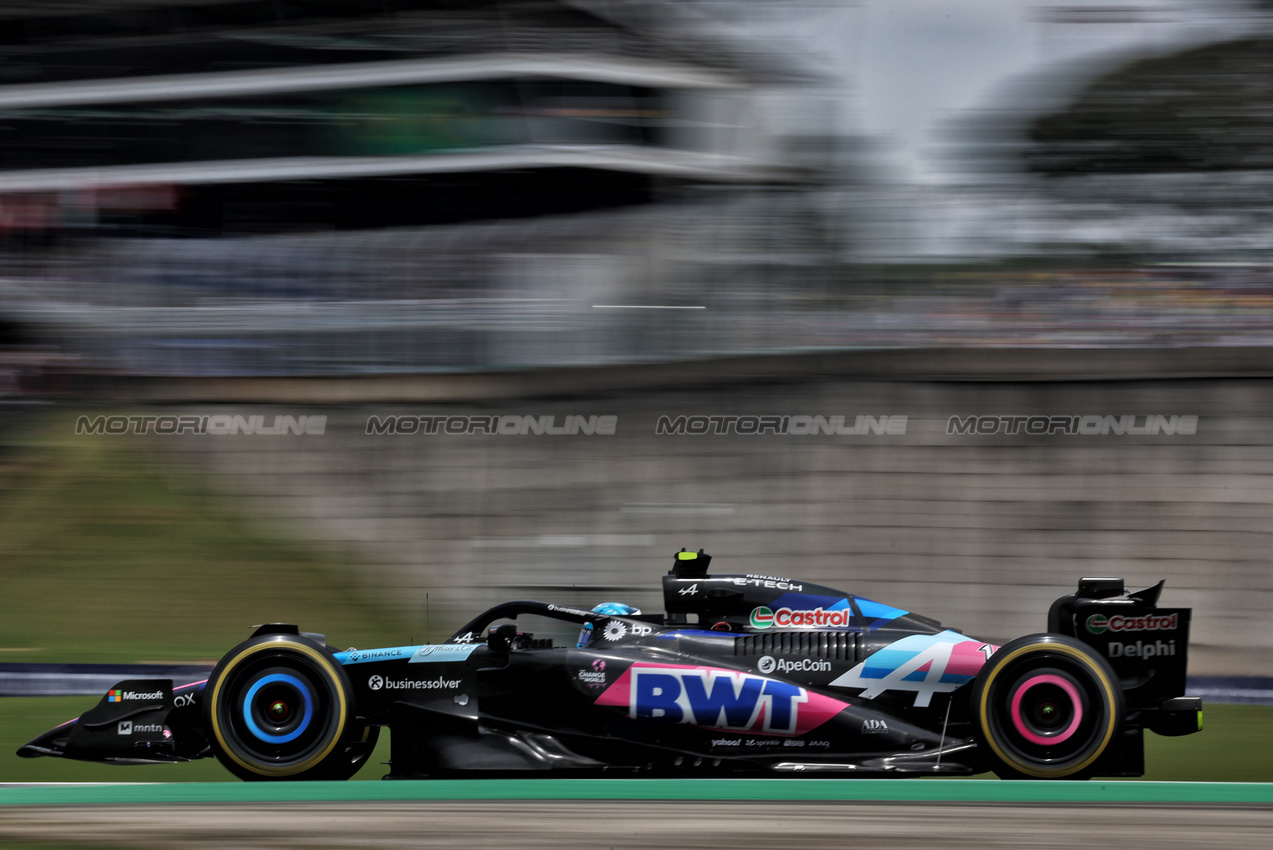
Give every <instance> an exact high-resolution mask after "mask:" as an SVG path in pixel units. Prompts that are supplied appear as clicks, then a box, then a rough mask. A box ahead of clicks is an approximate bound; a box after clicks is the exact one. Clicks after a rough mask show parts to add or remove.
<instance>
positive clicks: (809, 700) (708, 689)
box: [597, 663, 848, 735]
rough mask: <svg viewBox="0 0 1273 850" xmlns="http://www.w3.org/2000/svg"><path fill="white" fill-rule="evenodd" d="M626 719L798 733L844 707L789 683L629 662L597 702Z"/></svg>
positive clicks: (729, 672)
mask: <svg viewBox="0 0 1273 850" xmlns="http://www.w3.org/2000/svg"><path fill="white" fill-rule="evenodd" d="M597 705H612V706H617V707H622V708H626V709H627V710H628V715H627V716H628V717H630V718H633V719H636V720H654V721H659V722H663V723H684V724H689V725H692V726H702V727H706V728H708V729H728V730H730V731H734V732H750V733H752V734H760V735H801V734H804V733H805V732H809V731H811V730H813V729H816V728H818V727H819V726H821V725H822V724H823V723H826V722H827V721H828V720H830V719H831V718H832V717H834V716H835V715H837V714H839V713H840V712H841V711H843V710H844V709H845V708H847V707H848V703H845V702H840V701H839V700H837V699H832V698H831V697H827V696H823V695H821V694H816V693H810V692H809V691H807V690H806V689H804V688H801V687H799V686H797V685H793V684H790V683H788V682H779V681H777V680H774V679H767V678H765V677H763V676H754V675H752V674H750V673H740V672H737V671H734V670H722V669H720V668H716V667H691V666H688V665H680V664H643V663H637V664H633V665H632V666H631V667H629V668H628V669H627V670H626V671H624V673H623V675H622V676H620V677H619V678H618V679H616V680H615V682H614V684H612V685H611V686H610V687H609V688H607V689H606V690H605V692H604V693H602V694H601V696H600V697H598V698H597Z"/></svg>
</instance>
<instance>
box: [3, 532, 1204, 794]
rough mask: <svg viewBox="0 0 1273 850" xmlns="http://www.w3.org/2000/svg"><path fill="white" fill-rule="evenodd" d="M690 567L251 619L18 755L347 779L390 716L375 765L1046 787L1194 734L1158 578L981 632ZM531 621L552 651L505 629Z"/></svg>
mask: <svg viewBox="0 0 1273 850" xmlns="http://www.w3.org/2000/svg"><path fill="white" fill-rule="evenodd" d="M710 560H711V559H710V556H708V555H707V554H705V553H703V552H702V551H699V552H687V551H684V550H682V551H681V552H679V553H678V554H677V555H676V558H675V562H674V566H673V568H672V570H671V571H670V572H669V573H668V574H667V575H666V576H664V578H663V598H664V603H665V607H666V610H667V613H666V614H665V615H662V616H646V615H642V614H640V613H639V612H636V611H635V609H630V608H627V607H620V608H617V609H616V608H614V607H606V606H599V607H600V610H594V611H585V610H581V609H579V608H574V607H570V606H562V605H553V604H547V603H543V602H529V601H521V602H508V603H505V604H503V605H498V606H496V607H495V608H492V609H490V610H489V611H487V612H485V613H484V614H482V615H480V616H478V617H476V618H474V619H473V620H472V621H470V622H469V623H467V624H466V625H464V626H463V627H462V628H461V629H460V630H459V631H457V632H456V633H455V634H454V635H453V636H452V637H451V638H450V639H449V640H448V641H447V642H446V643H444V644H428V645H424V646H397V647H388V648H384V649H364V650H360V649H348V650H344V651H334V650H333V649H332V648H330V647H328V646H327V645H326V642H325V640H324V638H323V637H322V636H321V635H315V634H309V633H305V632H301V631H299V630H298V629H297V628H296V627H295V626H290V625H280V624H272V625H268V626H262V627H260V628H258V629H257V630H256V632H255V633H254V634H253V635H252V637H251V638H250V639H249V640H247V641H246V642H244V643H242V644H240V645H239V646H237V647H235V648H234V649H232V650H230V652H229V653H227V654H226V655H225V657H224V658H222V659H221V661H220V663H218V664H217V666H216V667H215V669H213V671H212V673H211V675H210V676H209V678H208V679H207V680H206V681H201V682H192V683H183V684H175V683H174V682H173V681H172V680H170V679H149V680H130V681H124V682H120V683H119V684H118V685H117V686H116V687H115V688H112V689H111V690H110V692H109V693H108V694H107V695H106V696H105V697H104V698H103V699H102V700H101V702H99V703H98V704H97V706H96V707H94V708H93V709H91V710H90V711H89V712H87V713H86V714H84V715H83V716H81V717H79V718H78V719H76V720H72V721H70V722H68V723H65V724H63V725H61V726H58V727H57V728H55V729H53V730H51V731H49V732H47V733H45V734H43V735H41V736H40V737H38V738H36V739H35V740H33V741H31V742H30V743H28V744H26V745H25V746H23V747H22V748H21V749H19V750H18V754H19V755H21V756H26V757H35V756H61V757H64V758H72V759H84V760H88V761H103V762H117V763H132V764H136V763H155V762H181V761H189V760H192V759H197V758H204V757H207V756H216V757H217V758H218V759H220V760H221V762H222V763H223V764H224V765H225V766H226V767H227V768H228V769H229V770H230V771H231V772H232V773H234V774H235V775H236V776H239V777H241V778H243V779H347V778H349V777H350V776H352V775H353V774H354V773H355V772H356V771H357V770H358V769H359V768H360V767H361V766H362V764H363V763H364V762H365V761H366V760H367V758H368V756H369V755H370V754H371V752H372V749H373V748H374V746H375V744H376V738H377V735H378V733H379V730H380V729H381V728H382V727H386V726H387V727H388V728H389V730H390V732H391V735H392V739H391V742H390V743H391V761H390V762H389V775H388V776H387V777H386V778H389V779H407V778H419V777H444V776H452V777H454V776H483V775H485V776H491V775H505V776H507V775H528V774H535V773H537V774H541V775H554V776H585V775H639V776H679V775H698V774H703V775H739V776H743V775H750V776H757V775H764V776H775V775H791V776H824V775H825V776H850V775H853V776H859V775H861V776H867V775H873V776H933V775H961V774H972V773H979V772H983V771H986V770H993V771H994V772H995V773H997V774H999V775H1000V776H1004V777H1033V778H1041V779H1048V778H1061V777H1072V778H1083V777H1088V776H1097V775H1099V776H1139V775H1140V774H1142V773H1143V772H1144V748H1143V740H1142V735H1143V731H1144V730H1145V729H1150V730H1153V731H1154V732H1157V733H1159V734H1160V735H1185V734H1189V733H1191V732H1196V731H1198V730H1199V729H1200V728H1201V726H1202V710H1201V709H1202V705H1201V700H1200V699H1198V698H1196V697H1186V696H1184V690H1185V664H1186V657H1187V655H1188V647H1189V619H1190V610H1189V609H1187V608H1159V607H1158V605H1157V603H1158V597H1159V594H1160V592H1161V590H1162V584H1161V583H1159V584H1158V585H1157V586H1155V587H1152V588H1149V589H1147V590H1142V591H1139V592H1137V593H1128V592H1127V591H1126V590H1125V589H1124V587H1123V582H1122V580H1121V579H1110V578H1090V579H1083V580H1081V581H1080V582H1079V586H1078V592H1077V593H1075V594H1073V595H1070V596H1065V597H1063V598H1061V599H1058V600H1057V601H1056V602H1055V603H1054V604H1053V605H1052V608H1051V610H1050V611H1049V612H1048V631H1047V633H1046V634H1036V635H1030V636H1027V637H1022V638H1018V639H1016V640H1013V641H1011V642H1009V643H1007V644H1005V645H1004V646H993V645H991V644H989V643H986V642H984V641H981V640H977V639H975V638H971V637H967V636H965V635H963V634H962V633H960V632H958V631H956V630H953V629H947V628H944V627H943V626H942V625H941V624H940V623H938V622H936V621H934V620H931V619H929V618H927V617H922V616H920V615H918V614H913V613H910V612H908V611H903V610H900V609H897V608H892V607H890V606H888V605H883V604H880V603H878V602H873V601H871V600H869V599H864V598H862V597H860V596H853V595H851V594H846V593H842V592H840V591H838V590H832V589H831V588H828V587H821V586H819V585H815V584H811V583H809V582H806V581H800V580H799V579H792V578H783V577H779V576H767V575H709V574H708V572H707V568H708V563H709V562H710ZM616 610H617V611H619V612H620V613H611V612H614V611H616ZM536 617H538V618H547V619H548V620H549V621H550V623H549V625H550V626H552V625H555V626H556V627H557V628H558V629H559V630H560V629H563V628H564V629H568V630H570V633H571V635H570V638H569V639H568V640H567V641H566V645H564V646H557V645H554V641H553V639H551V638H544V637H539V638H536V637H534V636H533V635H532V634H530V633H528V632H526V631H524V630H523V629H524V627H525V623H526V621H527V620H529V619H534V618H536ZM552 621H555V622H552ZM575 629H578V630H579V638H578V640H575V639H574V637H573V631H574V630H575Z"/></svg>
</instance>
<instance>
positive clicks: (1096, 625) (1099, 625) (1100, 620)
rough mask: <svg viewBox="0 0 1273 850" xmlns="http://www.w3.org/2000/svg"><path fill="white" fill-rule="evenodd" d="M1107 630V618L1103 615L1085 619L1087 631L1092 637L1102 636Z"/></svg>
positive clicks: (1094, 615)
mask: <svg viewBox="0 0 1273 850" xmlns="http://www.w3.org/2000/svg"><path fill="white" fill-rule="evenodd" d="M1108 628H1109V617H1106V616H1105V615H1104V614H1093V615H1092V616H1090V617H1088V618H1087V630H1088V631H1089V632H1091V633H1092V634H1094V635H1099V634H1102V633H1103V632H1104V631H1105V630H1106V629H1108Z"/></svg>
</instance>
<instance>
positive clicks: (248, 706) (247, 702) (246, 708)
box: [243, 673, 314, 744]
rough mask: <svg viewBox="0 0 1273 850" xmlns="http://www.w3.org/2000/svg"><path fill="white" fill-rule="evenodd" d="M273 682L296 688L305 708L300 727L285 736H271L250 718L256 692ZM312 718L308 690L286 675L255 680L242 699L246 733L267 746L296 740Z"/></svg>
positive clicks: (275, 675) (272, 675)
mask: <svg viewBox="0 0 1273 850" xmlns="http://www.w3.org/2000/svg"><path fill="white" fill-rule="evenodd" d="M275 682H282V683H285V684H288V685H291V686H292V687H294V688H296V690H297V692H299V693H300V695H301V701H302V702H303V703H304V706H305V708H304V716H303V717H301V722H300V725H298V726H297V727H296V728H295V729H293V730H292V731H291V732H288V733H287V734H286V735H271V734H270V733H268V732H266V731H265V730H264V729H262V728H261V727H260V726H258V725H257V723H256V719H255V718H253V717H252V700H253V699H254V698H255V697H256V694H257V691H259V690H260V689H261V688H263V687H265V686H266V685H271V684H274V683H275ZM313 716H314V703H313V700H311V699H310V695H309V688H307V687H306V686H305V684H304V683H303V682H301V680H300V679H298V678H296V677H295V676H292V675H289V674H287V673H271V674H270V675H268V676H262V677H261V678H260V679H257V680H256V682H255V683H254V684H253V685H252V687H251V688H249V689H248V692H247V695H246V696H244V697H243V719H244V721H245V722H246V723H247V727H248V731H250V732H251V733H252V734H253V735H255V736H256V737H257V738H259V739H260V740H262V741H265V742H266V743H267V744H286V743H288V742H289V741H294V740H296V739H297V738H298V737H300V735H301V734H302V733H304V731H305V730H306V729H308V728H309V721H310V719H311V718H312V717H313Z"/></svg>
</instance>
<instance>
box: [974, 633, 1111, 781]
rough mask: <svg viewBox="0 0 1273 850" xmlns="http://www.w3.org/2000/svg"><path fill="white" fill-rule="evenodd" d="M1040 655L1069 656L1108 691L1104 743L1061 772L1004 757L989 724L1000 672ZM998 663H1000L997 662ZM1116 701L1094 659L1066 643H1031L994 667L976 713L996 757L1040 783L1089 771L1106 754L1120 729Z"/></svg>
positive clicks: (982, 691)
mask: <svg viewBox="0 0 1273 850" xmlns="http://www.w3.org/2000/svg"><path fill="white" fill-rule="evenodd" d="M1038 652H1056V653H1060V654H1061V655H1068V656H1070V657H1071V658H1074V659H1077V660H1078V661H1079V663H1080V664H1081V665H1082V666H1083V668H1084V669H1085V670H1087V671H1088V672H1089V673H1091V674H1092V675H1093V677H1095V678H1096V680H1097V683H1098V684H1099V685H1100V687H1101V688H1102V689H1104V691H1105V696H1106V705H1105V709H1106V714H1107V715H1108V718H1107V722H1106V728H1105V734H1104V739H1103V740H1102V741H1101V743H1100V745H1099V746H1098V747H1096V749H1095V750H1093V752H1092V755H1090V756H1089V757H1088V758H1086V759H1084V760H1083V761H1082V762H1080V763H1079V764H1075V765H1069V766H1067V767H1066V768H1065V769H1064V770H1062V771H1055V770H1046V769H1040V768H1038V767H1035V766H1033V765H1028V764H1022V763H1021V762H1019V761H1018V760H1017V759H1015V758H1013V757H1011V756H1009V755H1008V754H1007V753H1005V752H1004V751H1003V750H1002V749H1001V748H1000V747H999V744H998V742H997V741H995V736H994V735H993V734H991V733H990V722H989V721H990V705H989V703H990V691H991V687H992V686H993V684H994V680H995V679H996V678H997V677H998V675H999V672H1000V671H1001V670H1003V669H1005V668H1006V667H1007V666H1008V665H1009V664H1011V663H1012V662H1013V661H1015V660H1016V659H1017V658H1019V657H1021V656H1023V655H1030V654H1032V653H1038ZM996 660H998V659H997V658H996ZM1116 697H1117V695H1116V693H1115V691H1114V686H1113V684H1112V683H1111V682H1110V680H1109V677H1108V676H1106V675H1105V671H1104V670H1102V669H1101V668H1100V666H1098V665H1097V664H1094V663H1093V662H1092V659H1091V658H1089V657H1088V656H1087V655H1086V654H1085V653H1083V652H1081V651H1079V650H1078V649H1076V648H1074V647H1072V646H1070V645H1068V644H1064V643H1032V644H1029V645H1028V646H1023V647H1020V648H1018V649H1015V650H1013V651H1012V652H1011V653H1010V654H1009V655H1008V656H1007V657H1006V658H1004V659H1003V660H1002V661H1001V662H999V666H997V667H995V669H994V671H993V672H992V673H991V676H990V679H989V680H987V682H986V684H985V687H983V688H982V690H981V700H980V704H979V705H978V706H977V712H978V714H979V715H980V719H981V728H982V730H983V731H984V732H985V735H986V743H988V744H989V745H990V749H992V750H994V753H995V755H996V756H998V757H999V760H1000V761H1002V762H1003V763H1004V764H1005V765H1007V766H1008V767H1011V768H1012V769H1013V770H1017V771H1020V772H1021V773H1024V774H1026V775H1028V776H1033V777H1036V778H1039V779H1050V778H1055V777H1061V776H1069V775H1071V774H1074V773H1078V772H1079V771H1081V770H1084V769H1085V768H1088V767H1090V766H1091V765H1092V763H1093V762H1095V761H1096V760H1097V759H1098V758H1100V757H1101V754H1102V753H1104V752H1105V748H1106V747H1108V746H1109V742H1110V741H1111V740H1113V738H1114V733H1115V732H1117V731H1118V728H1117V723H1118V718H1117V717H1115V716H1114V715H1115V712H1114V702H1115V700H1116Z"/></svg>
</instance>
